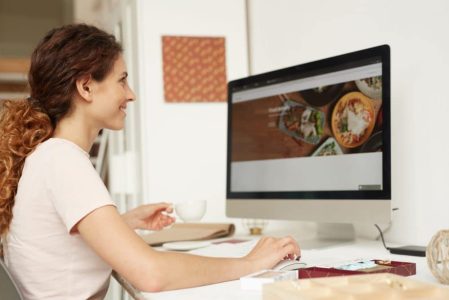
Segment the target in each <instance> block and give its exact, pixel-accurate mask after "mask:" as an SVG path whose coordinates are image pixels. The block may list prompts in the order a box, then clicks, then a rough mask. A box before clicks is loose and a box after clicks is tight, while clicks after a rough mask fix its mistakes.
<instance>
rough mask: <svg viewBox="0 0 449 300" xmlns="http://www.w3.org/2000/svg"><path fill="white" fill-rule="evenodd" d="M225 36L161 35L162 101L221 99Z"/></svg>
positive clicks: (223, 94)
mask: <svg viewBox="0 0 449 300" xmlns="http://www.w3.org/2000/svg"><path fill="white" fill-rule="evenodd" d="M225 42H226V40H225V38H224V37H195V36H162V64H163V82H164V99H165V102H224V101H226V99H227V98H226V97H227V79H226V57H225V53H226V48H225Z"/></svg>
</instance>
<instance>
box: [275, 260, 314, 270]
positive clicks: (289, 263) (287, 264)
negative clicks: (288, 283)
mask: <svg viewBox="0 0 449 300" xmlns="http://www.w3.org/2000/svg"><path fill="white" fill-rule="evenodd" d="M305 267H306V263H303V262H299V261H297V260H294V259H284V260H281V261H280V262H279V263H278V264H277V265H275V266H274V267H273V270H276V271H293V270H298V269H301V268H305Z"/></svg>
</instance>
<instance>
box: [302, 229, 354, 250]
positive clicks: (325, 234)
mask: <svg viewBox="0 0 449 300" xmlns="http://www.w3.org/2000/svg"><path fill="white" fill-rule="evenodd" d="M316 225H317V227H316V236H315V238H312V239H304V240H302V239H301V238H298V239H297V241H298V243H299V244H300V247H301V248H302V249H320V248H327V247H332V246H337V245H341V244H345V243H349V242H352V241H354V240H355V229H354V225H352V224H342V223H317V224H316Z"/></svg>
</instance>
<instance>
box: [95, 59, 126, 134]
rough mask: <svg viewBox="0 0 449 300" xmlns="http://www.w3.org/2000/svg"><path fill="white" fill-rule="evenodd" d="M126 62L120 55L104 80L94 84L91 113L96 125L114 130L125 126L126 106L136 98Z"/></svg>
mask: <svg viewBox="0 0 449 300" xmlns="http://www.w3.org/2000/svg"><path fill="white" fill-rule="evenodd" d="M127 76H128V73H127V70H126V64H125V61H124V60H123V57H122V55H119V57H118V58H117V60H116V61H115V63H114V66H113V68H112V70H111V72H110V73H109V74H108V75H107V76H106V77H105V78H104V79H103V80H102V81H95V82H94V84H93V85H92V91H91V92H92V103H91V105H90V109H89V111H90V114H91V116H92V117H93V118H92V120H93V123H94V124H92V125H93V126H94V127H96V128H98V129H101V128H108V129H112V130H118V129H122V128H123V127H124V126H125V117H126V106H127V104H128V102H130V101H133V100H134V98H135V94H134V92H133V91H132V90H131V88H130V87H129V86H128V81H127Z"/></svg>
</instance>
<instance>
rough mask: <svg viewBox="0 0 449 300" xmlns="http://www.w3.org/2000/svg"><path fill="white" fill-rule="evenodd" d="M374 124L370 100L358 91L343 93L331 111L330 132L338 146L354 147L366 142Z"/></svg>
mask: <svg viewBox="0 0 449 300" xmlns="http://www.w3.org/2000/svg"><path fill="white" fill-rule="evenodd" d="M374 124H375V119H374V108H373V105H372V104H371V100H370V99H369V98H368V97H366V96H365V95H364V94H362V93H360V92H350V93H347V94H345V95H344V96H343V97H341V98H340V99H339V100H338V102H337V103H336V104H335V107H334V110H333V111H332V117H331V127H332V132H333V133H334V137H335V139H336V140H337V142H338V143H339V144H340V146H342V147H345V148H356V147H358V146H360V145H362V144H363V143H364V142H366V140H367V139H368V138H369V137H370V135H371V132H372V131H373V128H374Z"/></svg>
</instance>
